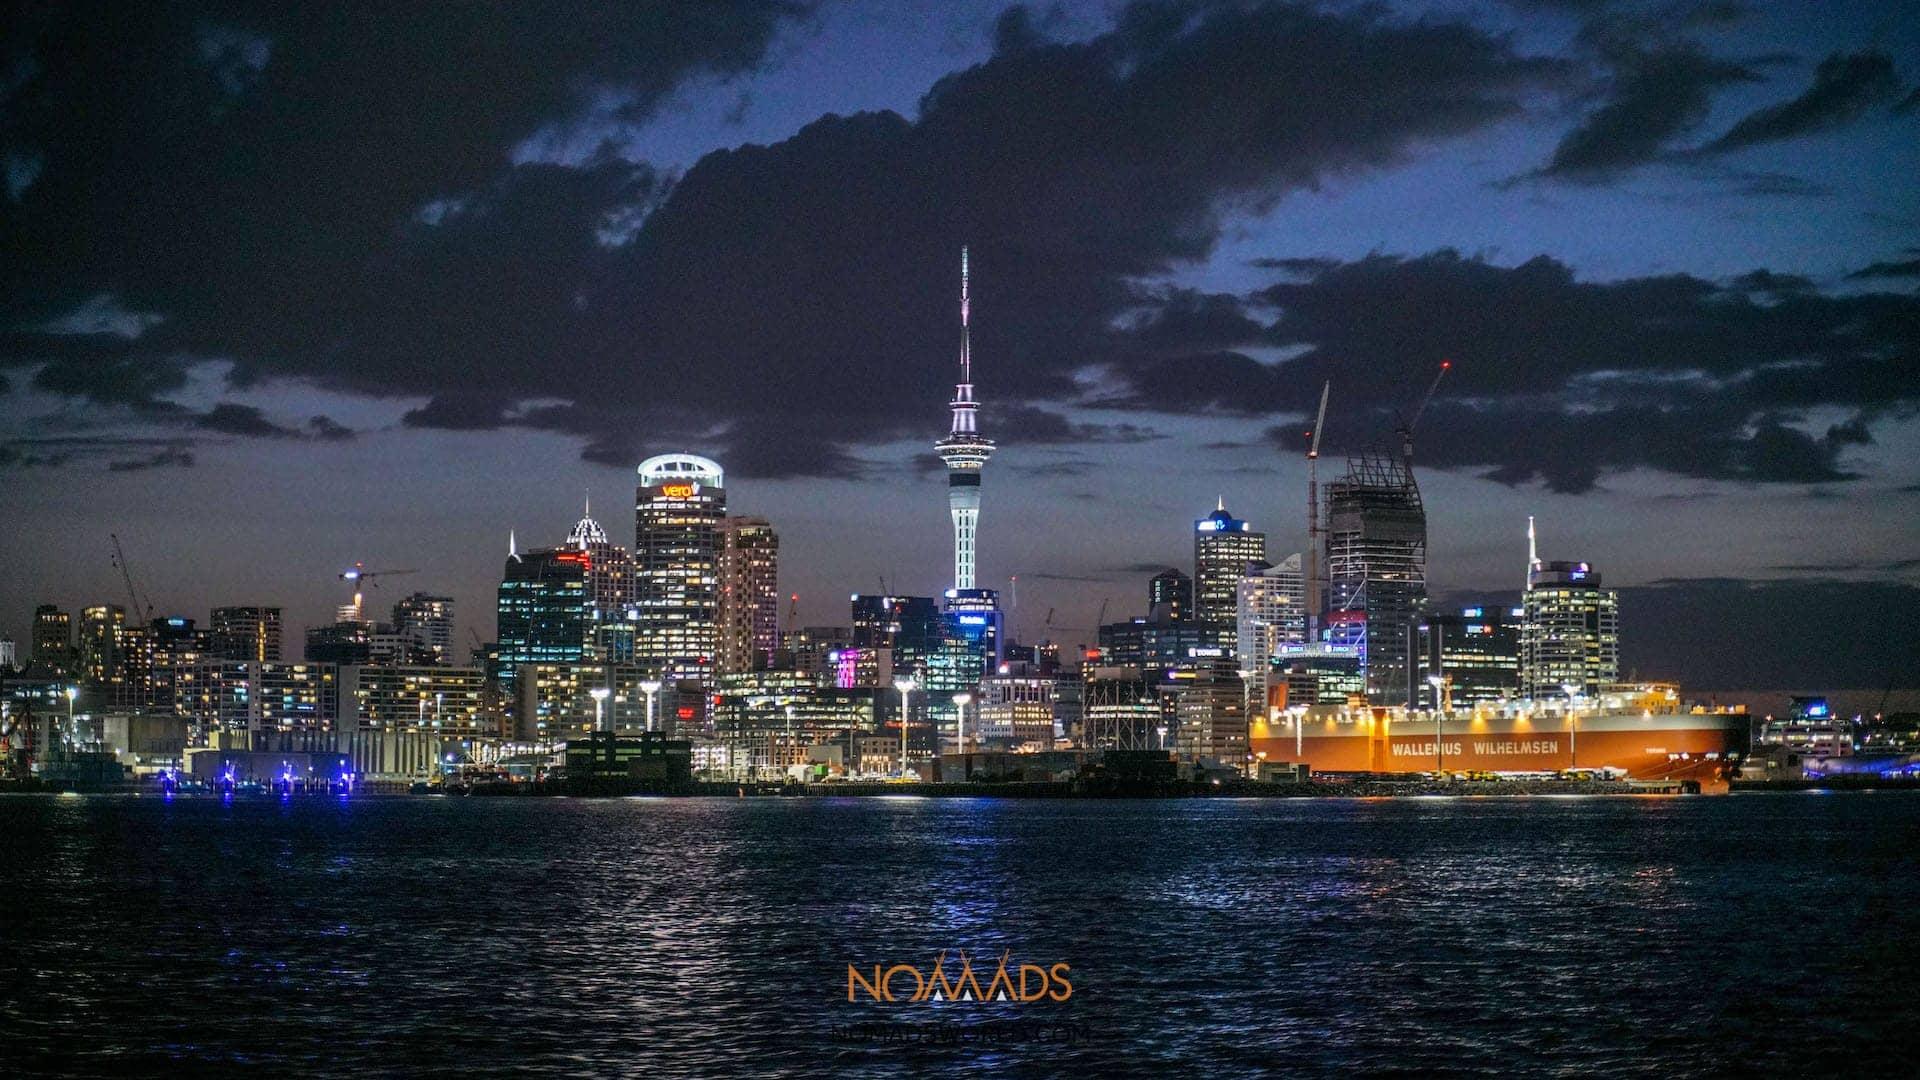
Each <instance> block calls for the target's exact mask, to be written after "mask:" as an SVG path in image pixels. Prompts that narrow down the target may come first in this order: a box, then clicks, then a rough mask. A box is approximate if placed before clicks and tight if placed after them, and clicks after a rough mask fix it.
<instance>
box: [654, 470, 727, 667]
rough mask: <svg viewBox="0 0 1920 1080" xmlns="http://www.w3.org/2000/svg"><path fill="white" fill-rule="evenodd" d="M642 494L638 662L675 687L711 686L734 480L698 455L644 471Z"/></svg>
mask: <svg viewBox="0 0 1920 1080" xmlns="http://www.w3.org/2000/svg"><path fill="white" fill-rule="evenodd" d="M639 476H640V485H639V488H638V489H637V490H636V492H635V495H634V542H633V558H634V604H633V606H634V608H635V609H636V610H637V611H638V612H639V636H638V639H637V640H636V641H635V643H634V659H635V661H636V662H637V663H639V664H641V665H642V666H643V667H646V668H648V669H649V670H650V671H652V672H653V673H654V674H655V675H656V676H657V677H659V678H662V679H665V680H667V681H670V682H678V681H683V680H684V681H692V682H696V683H698V684H700V685H701V686H703V687H704V686H706V685H708V684H709V683H710V682H711V680H712V678H713V670H714V659H715V656H716V654H717V653H718V651H719V646H720V641H719V637H720V558H721V552H722V551H723V549H724V543H725V541H724V535H723V534H724V528H725V526H724V523H725V521H726V516H727V492H726V475H725V473H724V472H723V471H722V470H721V468H720V465H719V464H718V463H717V462H714V461H712V460H710V459H708V458H703V457H699V456H697V455H694V454H661V455H658V456H656V457H651V458H648V459H647V460H645V461H643V462H641V463H640V466H639Z"/></svg>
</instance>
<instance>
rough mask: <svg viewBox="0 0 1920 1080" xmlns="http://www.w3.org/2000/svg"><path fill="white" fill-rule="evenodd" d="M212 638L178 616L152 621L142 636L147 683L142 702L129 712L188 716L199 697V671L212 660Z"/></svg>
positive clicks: (131, 704) (133, 704) (132, 706)
mask: <svg viewBox="0 0 1920 1080" xmlns="http://www.w3.org/2000/svg"><path fill="white" fill-rule="evenodd" d="M212 645H213V635H212V633H211V632H210V631H206V630H196V629H195V628H194V625H193V620H192V619H188V618H184V617H181V616H178V615H175V616H169V617H167V618H164V619H155V620H153V621H152V622H151V623H150V624H148V632H147V636H146V646H145V647H146V654H147V656H146V667H147V672H148V675H147V680H146V683H147V685H146V691H145V694H144V700H143V701H141V702H139V703H131V702H129V703H128V705H127V707H128V708H132V709H152V710H153V711H155V712H160V713H170V714H174V715H178V716H191V715H192V713H193V709H194V706H195V703H196V701H197V700H198V697H199V679H200V669H201V668H202V667H203V666H204V665H205V664H206V662H207V661H208V660H210V659H212Z"/></svg>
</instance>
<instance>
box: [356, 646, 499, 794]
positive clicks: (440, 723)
mask: <svg viewBox="0 0 1920 1080" xmlns="http://www.w3.org/2000/svg"><path fill="white" fill-rule="evenodd" d="M486 682H487V673H486V672H485V671H484V670H483V669H481V668H478V667H459V666H450V665H441V664H417V665H359V664H349V665H344V666H342V667H341V668H340V669H339V699H340V703H341V710H342V714H343V715H342V720H341V724H340V726H341V729H342V735H343V737H342V745H341V747H340V749H341V751H342V752H344V753H346V754H347V755H348V756H349V757H351V758H352V760H353V764H354V769H355V771H356V772H359V773H363V774H366V775H388V776H422V775H427V774H431V773H433V772H434V771H436V770H437V769H439V768H440V767H441V766H442V765H445V764H451V763H456V762H458V761H462V760H467V759H470V758H471V757H472V756H473V754H474V752H475V744H476V743H477V742H480V741H484V740H492V739H497V738H498V737H499V736H500V734H501V731H500V717H499V714H498V712H497V711H495V710H492V709H490V708H488V702H487V695H486ZM449 758H452V759H453V762H449V761H448V759H449Z"/></svg>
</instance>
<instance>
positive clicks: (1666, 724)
mask: <svg viewBox="0 0 1920 1080" xmlns="http://www.w3.org/2000/svg"><path fill="white" fill-rule="evenodd" d="M1249 742H1250V750H1251V752H1252V753H1253V754H1254V755H1256V756H1258V757H1260V758H1261V760H1264V761H1269V762H1298V763H1304V764H1307V765H1309V766H1311V767H1312V768H1313V770H1314V771H1315V772H1323V773H1326V772H1353V773H1361V772H1371V773H1407V772H1435V771H1443V770H1444V771H1448V772H1454V771H1463V772H1478V771H1486V772H1559V771H1563V770H1567V769H1603V768H1605V769H1621V770H1624V771H1625V772H1626V773H1627V775H1629V776H1631V777H1635V778H1645V779H1651V778H1659V777H1668V776H1677V775H1686V774H1692V773H1696V772H1699V771H1701V770H1703V769H1706V770H1711V769H1713V768H1716V767H1718V766H1719V765H1720V764H1721V763H1723V762H1724V761H1725V760H1726V758H1727V756H1728V755H1729V754H1733V753H1738V752H1740V751H1741V750H1742V749H1743V748H1744V746H1745V742H1746V717H1744V716H1740V715H1722V714H1707V715H1698V714H1686V713H1676V714H1664V715H1663V714H1654V715H1651V716H1649V715H1643V714H1639V713H1627V714H1607V715H1597V716H1582V717H1581V718H1580V719H1579V721H1578V723H1577V724H1571V723H1569V722H1568V721H1567V719H1566V717H1564V716H1557V715H1555V716H1547V717H1542V718H1524V717H1497V716H1496V717H1481V718H1474V717H1466V716H1460V717H1453V718H1449V719H1447V720H1446V721H1445V722H1443V723H1442V724H1440V725H1435V724H1434V722H1433V721H1432V720H1430V719H1428V718H1426V717H1424V716H1420V715H1417V714H1416V715H1415V716H1413V717H1411V718H1393V717H1391V716H1371V715H1368V714H1367V712H1366V711H1360V712H1358V713H1356V714H1354V715H1344V714H1343V715H1339V716H1333V715H1327V716H1316V715H1309V716H1308V717H1306V719H1305V723H1304V726H1303V730H1302V731H1300V732H1299V733H1298V735H1297V736H1296V733H1295V731H1294V730H1293V721H1292V720H1291V719H1290V718H1285V717H1282V718H1280V719H1278V720H1276V721H1275V722H1273V723H1271V724H1256V725H1255V729H1254V731H1253V732H1252V738H1251V739H1250V740H1249Z"/></svg>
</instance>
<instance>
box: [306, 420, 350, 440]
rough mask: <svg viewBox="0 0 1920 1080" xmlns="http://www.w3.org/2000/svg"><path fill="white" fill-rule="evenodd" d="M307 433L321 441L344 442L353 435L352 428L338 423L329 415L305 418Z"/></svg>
mask: <svg viewBox="0 0 1920 1080" xmlns="http://www.w3.org/2000/svg"><path fill="white" fill-rule="evenodd" d="M307 434H308V435H310V436H312V437H313V438H316V439H319V440H321V441H323V442H345V441H347V440H349V439H352V438H353V437H354V431H353V429H352V428H350V427H347V426H346V425H345V424H342V423H340V422H339V421H337V420H335V419H334V418H333V417H331V416H314V417H309V418H308V419H307Z"/></svg>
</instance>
